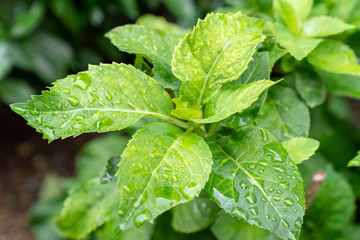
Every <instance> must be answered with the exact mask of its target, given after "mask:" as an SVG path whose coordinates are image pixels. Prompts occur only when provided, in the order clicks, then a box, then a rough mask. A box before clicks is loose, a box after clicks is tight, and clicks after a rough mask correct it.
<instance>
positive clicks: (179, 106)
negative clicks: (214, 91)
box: [171, 98, 203, 120]
mask: <svg viewBox="0 0 360 240" xmlns="http://www.w3.org/2000/svg"><path fill="white" fill-rule="evenodd" d="M172 101H173V102H174V103H175V105H176V109H173V110H172V111H171V115H173V116H174V117H177V118H180V119H185V120H191V119H197V118H199V117H201V116H202V114H203V113H202V110H201V106H198V107H194V106H191V105H190V104H189V103H188V102H183V101H182V98H173V99H172Z"/></svg>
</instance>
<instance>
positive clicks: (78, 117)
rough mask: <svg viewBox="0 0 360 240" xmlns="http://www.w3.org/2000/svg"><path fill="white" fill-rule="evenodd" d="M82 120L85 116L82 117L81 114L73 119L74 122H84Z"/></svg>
mask: <svg viewBox="0 0 360 240" xmlns="http://www.w3.org/2000/svg"><path fill="white" fill-rule="evenodd" d="M84 119H85V116H84V115H82V114H79V115H77V116H75V117H74V120H76V121H79V120H84Z"/></svg>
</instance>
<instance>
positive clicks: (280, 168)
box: [272, 166, 286, 173]
mask: <svg viewBox="0 0 360 240" xmlns="http://www.w3.org/2000/svg"><path fill="white" fill-rule="evenodd" d="M272 168H273V169H274V170H275V171H278V172H280V173H286V169H285V168H284V167H282V166H273V167H272Z"/></svg>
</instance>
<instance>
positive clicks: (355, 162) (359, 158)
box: [348, 151, 360, 167]
mask: <svg viewBox="0 0 360 240" xmlns="http://www.w3.org/2000/svg"><path fill="white" fill-rule="evenodd" d="M348 167H360V151H359V152H358V155H356V156H355V157H354V158H353V159H351V160H350V162H349V163H348Z"/></svg>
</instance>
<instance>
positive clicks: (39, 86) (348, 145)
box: [0, 0, 360, 240]
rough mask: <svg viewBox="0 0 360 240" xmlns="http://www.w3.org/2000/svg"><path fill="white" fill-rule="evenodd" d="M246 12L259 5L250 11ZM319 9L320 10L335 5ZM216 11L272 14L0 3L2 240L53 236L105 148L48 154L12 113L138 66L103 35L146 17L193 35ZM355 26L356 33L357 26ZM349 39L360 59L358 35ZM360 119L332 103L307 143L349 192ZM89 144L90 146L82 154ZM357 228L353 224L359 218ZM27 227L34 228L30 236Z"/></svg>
mask: <svg viewBox="0 0 360 240" xmlns="http://www.w3.org/2000/svg"><path fill="white" fill-rule="evenodd" d="M249 2H256V4H255V5H254V4H250V5H249ZM315 2H317V3H319V4H318V5H319V6H320V4H321V3H326V4H328V3H329V4H330V2H334V1H331V0H318V1H315ZM219 8H221V11H230V10H232V11H235V10H238V9H241V10H242V11H245V12H246V13H249V14H251V13H252V12H253V11H255V12H264V14H265V13H268V12H271V1H269V0H258V1H241V0H113V1H110V0H108V1H106V0H1V1H0V118H1V119H0V123H1V127H0V143H1V144H0V154H1V155H0V223H1V224H0V240H10V239H11V240H14V239H15V240H18V239H19V240H23V239H25V240H31V239H49V238H46V236H55V235H52V233H48V232H47V231H50V230H49V229H50V228H47V227H46V224H48V223H47V222H49V221H47V220H48V219H47V216H50V215H51V214H52V212H53V211H58V208H59V207H61V204H62V201H63V199H64V197H65V196H66V195H64V194H59V192H66V190H67V189H68V188H69V186H71V184H72V183H71V177H72V176H74V172H75V169H76V164H75V162H74V160H75V159H77V161H78V162H81V160H79V159H81V158H82V157H84V156H88V157H89V156H93V155H94V154H95V155H96V153H94V152H96V151H97V146H100V147H101V144H104V143H100V145H99V144H98V145H97V143H96V142H94V138H95V136H97V135H96V134H84V135H81V136H79V137H77V138H76V139H72V138H70V139H65V140H57V141H55V142H52V143H51V144H48V143H47V141H45V140H43V139H42V136H41V134H38V133H36V132H35V130H34V129H33V128H31V127H29V126H27V125H26V121H25V120H23V119H22V118H21V117H20V116H18V115H16V114H15V113H13V112H11V110H10V108H9V106H8V105H9V104H11V103H14V102H19V101H25V100H27V99H29V96H30V95H32V94H40V93H41V91H42V90H45V89H46V86H50V85H51V83H52V82H54V81H55V80H56V79H61V78H64V77H65V76H66V75H68V74H72V73H77V72H80V71H84V70H86V69H87V66H88V64H99V63H100V62H104V63H111V62H112V61H115V62H126V63H132V62H133V60H134V56H131V55H128V54H126V53H122V52H120V51H118V50H117V49H116V48H115V47H114V46H113V45H111V43H110V41H109V40H108V39H106V38H104V34H105V33H106V32H107V31H109V30H110V29H112V28H114V27H116V26H119V25H124V24H128V23H134V22H135V20H136V19H137V18H138V17H139V16H141V15H144V14H146V13H151V14H153V15H157V16H163V17H165V18H166V19H167V20H168V21H171V22H175V23H177V24H180V25H181V26H183V27H185V28H190V27H191V26H193V25H194V24H195V23H196V21H197V18H203V17H204V16H205V15H206V13H208V12H211V11H214V10H215V9H219ZM355 20H356V21H357V22H356V23H357V24H359V22H360V20H359V19H355ZM345 37H346V39H347V40H346V42H347V44H349V45H350V46H351V47H352V48H353V49H354V50H355V51H356V53H357V54H358V56H359V53H360V44H359V42H360V40H359V39H360V31H357V32H355V33H354V34H352V35H349V36H345ZM293 62H294V61H293V60H291V59H290V60H289V58H286V57H285V58H284V59H283V60H282V61H281V62H280V64H279V65H278V66H275V68H278V69H280V70H279V71H280V72H282V73H286V70H285V69H286V68H288V67H289V66H290V65H291V64H293ZM290 67H291V66H290ZM359 109H360V104H359V101H358V100H354V99H351V100H350V99H347V98H342V97H338V96H332V95H329V96H328V97H327V101H326V104H325V105H324V106H322V107H319V108H316V109H315V110H314V111H312V114H313V119H312V121H313V127H312V134H311V135H312V136H313V137H314V138H316V139H319V140H320V141H321V142H322V144H323V145H322V146H321V149H320V150H321V151H322V152H323V154H324V155H325V156H326V157H327V158H328V160H329V161H331V162H332V164H333V165H334V167H335V169H336V170H337V171H344V172H346V173H345V175H346V176H347V179H349V180H350V184H351V185H353V186H355V185H356V184H359V182H360V175H359V174H358V172H357V171H353V170H345V169H346V161H348V160H350V159H351V158H352V157H353V156H354V154H355V153H356V150H359V149H360V146H359V144H360V135H359V134H358V133H359V128H360V111H359ZM354 129H355V130H354ZM338 139H341V142H339V141H338ZM106 141H107V140H105V141H104V142H105V144H106ZM86 143H87V144H92V145H87V146H90V147H88V148H86V145H85V144H86ZM84 146H85V148H83V147H84ZM100 147H99V148H100ZM80 149H82V150H81V151H80V152H79V150H80ZM89 149H94V150H89ZM108 149H110V147H109V146H108ZM91 151H93V152H91ZM102 151H104V155H106V154H109V156H111V150H104V148H102ZM107 151H108V152H107ZM100 152H101V151H100ZM101 153H102V152H101ZM344 153H346V154H344ZM103 157H104V156H103ZM105 158H106V156H105ZM105 160H107V159H105ZM64 179H65V180H64ZM60 180H61V181H60ZM355 194H356V196H357V198H358V197H359V196H360V189H359V188H357V189H356V191H355ZM39 199H40V201H45V200H47V199H52V200H53V199H56V201H52V200H51V201H48V202H46V204H43V205H38V206H40V207H36V205H35V207H34V208H33V209H32V210H31V212H29V210H30V208H31V207H32V206H34V203H35V202H36V201H38V200H39ZM59 203H60V204H59ZM358 203H359V202H358V201H357V204H358ZM353 218H356V222H359V214H357V215H356V216H354V217H353ZM30 223H31V224H32V225H33V226H35V227H34V228H33V231H32V230H31V228H30V225H29V224H30ZM43 223H44V224H43ZM47 234H48V235H47ZM44 236H45V237H44ZM52 239H54V238H52ZM58 239H62V238H58Z"/></svg>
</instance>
